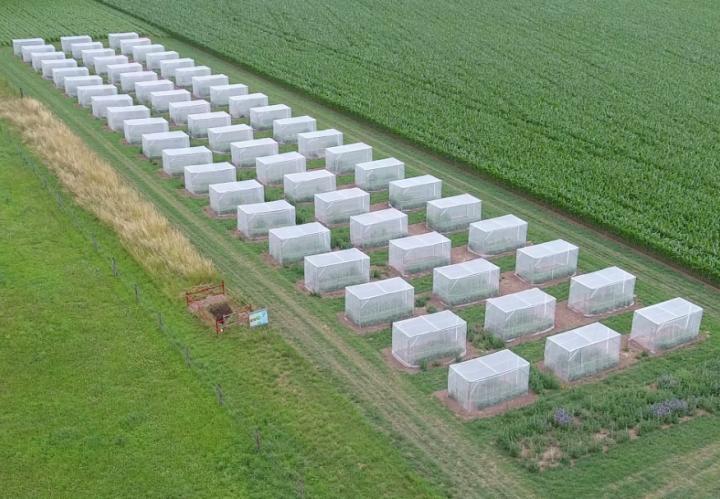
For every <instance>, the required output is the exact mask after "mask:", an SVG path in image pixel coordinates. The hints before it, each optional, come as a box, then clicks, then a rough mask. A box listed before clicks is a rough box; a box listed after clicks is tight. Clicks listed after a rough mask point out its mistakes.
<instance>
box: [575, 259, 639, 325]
mask: <svg viewBox="0 0 720 499" xmlns="http://www.w3.org/2000/svg"><path fill="white" fill-rule="evenodd" d="M634 300H635V276H634V275H632V274H629V273H628V272H625V271H624V270H622V269H619V268H618V267H608V268H605V269H602V270H598V271H597V272H591V273H589V274H583V275H579V276H575V277H573V278H572V279H570V295H569V297H568V307H569V308H570V309H571V310H574V311H575V312H580V313H581V314H583V315H586V316H589V315H597V314H603V313H606V312H610V311H613V310H618V309H621V308H625V307H629V306H630V305H632V304H633V301H634Z"/></svg>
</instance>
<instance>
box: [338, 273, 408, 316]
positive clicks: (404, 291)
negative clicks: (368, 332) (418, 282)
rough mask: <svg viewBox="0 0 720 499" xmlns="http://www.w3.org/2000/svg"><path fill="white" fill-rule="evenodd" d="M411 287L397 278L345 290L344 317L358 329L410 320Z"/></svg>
mask: <svg viewBox="0 0 720 499" xmlns="http://www.w3.org/2000/svg"><path fill="white" fill-rule="evenodd" d="M414 307H415V288H413V287H412V286H411V285H410V284H408V283H407V282H405V281H404V280H403V279H401V278H399V277H393V278H390V279H385V280H382V281H374V282H368V283H365V284H356V285H354V286H347V287H346V288H345V316H346V317H347V318H348V320H350V321H351V322H352V323H353V324H356V325H358V326H361V327H364V326H373V325H376V324H383V323H386V322H392V321H394V320H398V319H404V318H406V317H410V316H411V315H412V314H413V310H414Z"/></svg>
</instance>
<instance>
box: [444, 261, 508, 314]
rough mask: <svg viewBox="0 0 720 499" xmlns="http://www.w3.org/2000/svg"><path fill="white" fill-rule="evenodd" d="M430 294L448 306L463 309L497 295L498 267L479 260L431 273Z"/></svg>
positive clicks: (498, 287) (498, 286) (498, 290)
mask: <svg viewBox="0 0 720 499" xmlns="http://www.w3.org/2000/svg"><path fill="white" fill-rule="evenodd" d="M433 294H434V295H435V296H437V297H438V298H440V299H441V300H442V301H443V302H444V303H446V304H447V305H462V304H464V303H472V302H474V301H479V300H484V299H485V298H492V297H493V296H497V295H498V294H500V267H498V266H497V265H495V264H494V263H491V262H488V261H487V260H484V259H482V258H477V259H475V260H469V261H467V262H461V263H455V264H453V265H447V266H445V267H438V268H436V269H434V270H433Z"/></svg>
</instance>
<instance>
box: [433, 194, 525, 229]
mask: <svg viewBox="0 0 720 499" xmlns="http://www.w3.org/2000/svg"><path fill="white" fill-rule="evenodd" d="M438 201H441V200H438ZM432 202H433V203H434V202H436V201H432ZM526 223H527V222H525V220H523V219H521V218H518V217H516V216H515V215H503V216H501V217H495V218H488V219H486V220H480V221H479V222H474V223H473V224H472V225H473V226H474V227H478V228H480V229H482V230H484V231H491V230H496V229H508V228H511V227H517V226H518V225H523V224H526Z"/></svg>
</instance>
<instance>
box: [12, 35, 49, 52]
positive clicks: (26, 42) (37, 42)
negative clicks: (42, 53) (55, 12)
mask: <svg viewBox="0 0 720 499" xmlns="http://www.w3.org/2000/svg"><path fill="white" fill-rule="evenodd" d="M42 45H45V40H43V39H42V38H15V39H13V41H12V47H13V54H15V55H17V56H22V55H23V53H22V48H23V47H31V46H36V47H37V46H42Z"/></svg>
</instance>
